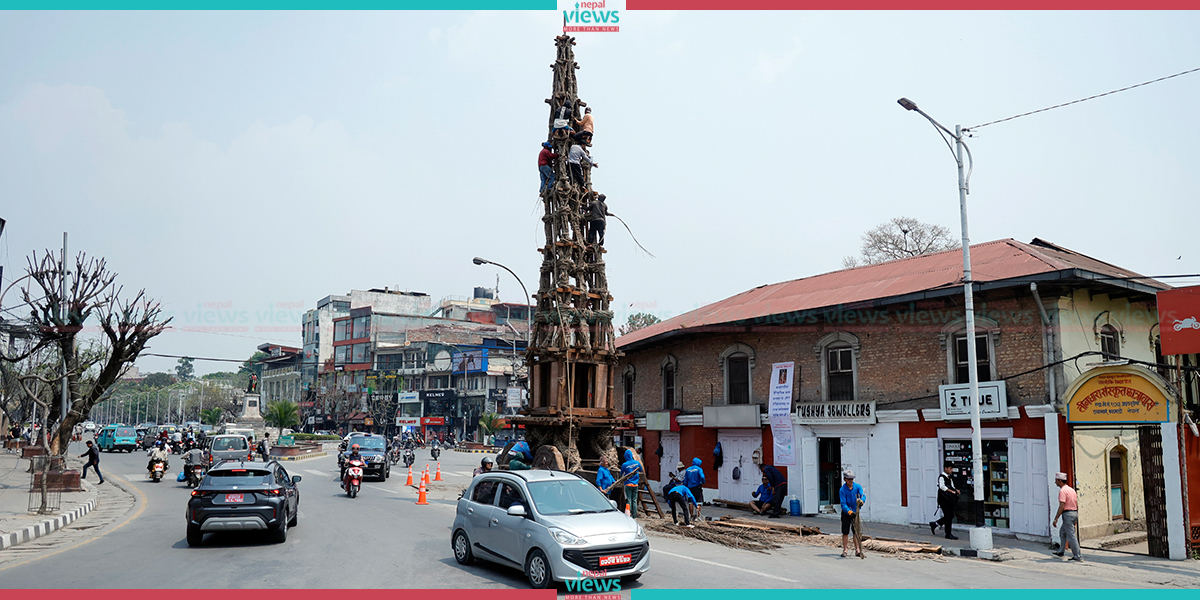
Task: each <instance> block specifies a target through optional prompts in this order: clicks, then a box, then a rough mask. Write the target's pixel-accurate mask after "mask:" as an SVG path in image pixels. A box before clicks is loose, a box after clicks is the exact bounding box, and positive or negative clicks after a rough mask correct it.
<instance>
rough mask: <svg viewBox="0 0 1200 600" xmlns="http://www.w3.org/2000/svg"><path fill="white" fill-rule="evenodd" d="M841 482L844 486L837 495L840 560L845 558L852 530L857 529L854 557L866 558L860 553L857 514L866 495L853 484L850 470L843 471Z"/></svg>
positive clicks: (859, 530) (860, 536) (852, 475)
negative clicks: (840, 507)
mask: <svg viewBox="0 0 1200 600" xmlns="http://www.w3.org/2000/svg"><path fill="white" fill-rule="evenodd" d="M842 481H845V482H846V483H845V485H843V486H842V487H840V488H838V495H839V496H840V499H841V502H842V558H846V551H847V550H848V544H849V543H850V530H851V529H852V528H854V529H857V531H856V532H855V534H854V555H855V556H857V557H859V558H866V555H865V554H863V551H862V522H861V521H860V520H859V514H858V513H859V510H860V509H862V505H863V503H864V502H866V500H867V494H866V492H864V491H863V488H862V486H861V485H859V484H857V483H854V471H851V470H850V469H846V470H845V471H843V472H842ZM856 521H857V522H858V523H857V524H856V523H855V522H856ZM856 525H857V527H856Z"/></svg>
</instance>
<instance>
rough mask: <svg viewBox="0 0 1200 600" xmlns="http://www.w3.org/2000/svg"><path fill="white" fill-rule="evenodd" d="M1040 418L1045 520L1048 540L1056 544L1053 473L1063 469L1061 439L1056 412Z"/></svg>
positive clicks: (1055, 498)
mask: <svg viewBox="0 0 1200 600" xmlns="http://www.w3.org/2000/svg"><path fill="white" fill-rule="evenodd" d="M1042 418H1043V419H1045V420H1046V479H1047V480H1048V481H1046V482H1045V485H1047V486H1049V492H1048V494H1049V495H1047V496H1046V499H1047V502H1046V505H1047V508H1048V509H1049V511H1050V516H1049V517H1048V518H1047V519H1046V522H1047V523H1049V524H1050V540H1051V541H1052V542H1053V543H1055V544H1057V543H1058V539H1059V538H1058V527H1056V526H1055V525H1054V514H1055V513H1057V512H1058V486H1057V485H1054V475H1055V474H1056V473H1058V472H1059V471H1062V470H1063V469H1062V464H1061V461H1060V460H1059V457H1061V456H1062V450H1061V449H1062V446H1061V443H1062V441H1060V440H1059V439H1058V419H1059V416H1058V412H1051V413H1046V414H1044V415H1042ZM1035 485H1036V484H1035Z"/></svg>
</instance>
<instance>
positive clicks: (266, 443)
mask: <svg viewBox="0 0 1200 600" xmlns="http://www.w3.org/2000/svg"><path fill="white" fill-rule="evenodd" d="M258 456H259V457H260V458H262V461H263V462H267V460H268V459H269V458H270V456H271V434H269V433H264V434H263V437H262V439H261V440H258Z"/></svg>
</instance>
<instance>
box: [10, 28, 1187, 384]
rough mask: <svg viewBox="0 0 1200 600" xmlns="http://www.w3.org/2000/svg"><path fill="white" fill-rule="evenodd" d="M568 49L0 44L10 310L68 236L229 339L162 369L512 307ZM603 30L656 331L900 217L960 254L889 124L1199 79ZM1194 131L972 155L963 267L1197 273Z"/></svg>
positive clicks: (105, 32) (1142, 62)
mask: <svg viewBox="0 0 1200 600" xmlns="http://www.w3.org/2000/svg"><path fill="white" fill-rule="evenodd" d="M560 27H561V16H560V15H558V14H557V13H555V12H551V11H546V12H539V13H528V12H509V13H468V12H428V13H427V12H411V13H406V12H392V13H388V12H349V13H337V12H304V13H252V12H237V13H220V12H204V13H136V12H114V13H4V14H0V64H2V65H3V73H4V75H3V77H0V198H2V199H3V200H2V201H0V217H3V218H5V219H7V220H8V228H7V230H6V232H5V234H4V236H3V239H0V263H2V264H3V265H4V277H5V285H7V283H8V281H9V280H11V279H12V278H14V277H18V276H20V275H21V273H22V270H23V267H24V265H25V257H26V256H27V255H28V254H29V253H30V252H31V251H32V250H35V249H36V250H41V249H45V248H57V247H59V246H60V244H61V236H62V232H63V231H68V232H70V235H71V247H72V252H74V251H76V250H83V251H86V252H88V253H90V254H94V255H102V256H104V257H106V258H107V260H108V264H109V266H110V267H111V268H113V269H114V270H116V271H117V272H118V273H119V274H120V278H119V281H120V283H122V284H124V285H125V286H126V288H127V289H129V288H134V289H136V288H141V287H145V288H146V289H147V291H148V292H149V293H150V294H151V295H153V296H155V297H158V298H160V299H162V301H163V303H164V306H165V308H166V309H167V310H168V311H170V312H171V313H172V314H173V315H174V316H175V324H176V325H178V326H184V327H196V326H221V325H233V326H235V327H244V328H245V331H243V332H225V333H224V334H220V333H181V332H172V333H167V334H164V335H163V336H161V337H160V338H158V339H156V340H155V342H154V343H153V349H152V350H151V351H152V352H161V353H167V354H187V355H192V356H212V357H226V358H244V357H246V356H249V355H250V353H251V352H252V351H253V349H254V347H255V346H256V345H257V344H259V343H261V342H262V341H268V340H270V341H280V342H287V343H292V344H295V345H299V341H300V334H299V322H300V319H299V317H300V314H301V313H302V312H303V310H304V309H307V308H312V307H313V306H314V305H315V303H316V301H317V300H318V299H320V298H321V297H324V296H326V295H328V294H337V293H346V292H348V291H349V290H350V289H352V288H354V289H367V288H371V287H383V286H399V287H402V288H407V289H411V290H418V291H423V292H426V293H429V294H431V295H432V296H434V298H435V299H437V298H440V297H442V296H444V295H449V294H454V295H469V294H470V293H471V289H472V288H473V287H474V286H492V285H494V284H495V281H496V275H497V272H498V270H497V269H495V268H493V267H477V266H475V265H473V264H471V258H472V257H473V256H476V255H478V256H483V257H486V258H489V259H491V260H495V261H497V262H501V263H504V264H506V265H508V266H509V267H511V268H512V269H513V270H515V271H516V272H517V273H518V274H520V275H521V277H522V279H524V280H525V283H526V285H527V286H530V290H531V291H533V287H536V285H537V269H538V265H539V260H540V255H539V254H538V253H537V252H536V251H535V248H537V247H538V246H539V245H541V241H540V220H539V217H540V214H539V213H538V209H539V205H538V202H537V195H536V190H537V185H538V175H537V169H536V165H535V161H534V158H535V155H536V153H537V151H538V144H539V142H540V141H541V140H542V139H544V136H545V133H546V130H545V127H546V115H547V108H546V105H545V104H544V103H543V102H542V100H543V99H544V98H546V97H548V96H549V93H550V86H551V74H550V69H549V68H548V65H549V64H550V63H551V62H552V61H553V59H554V48H553V43H552V40H553V37H554V36H555V35H556V33H558V32H557V31H556V29H558V28H560ZM621 29H622V31H621V32H620V33H616V34H612V33H603V34H599V33H598V34H580V35H579V39H578V45H577V46H576V57H577V59H578V61H579V63H580V65H581V66H582V69H581V70H580V71H579V73H578V75H579V90H580V95H581V97H582V98H583V99H584V100H586V101H587V102H588V103H589V104H590V105H591V106H592V107H594V110H595V116H596V123H597V125H596V138H595V147H594V149H593V155H594V157H595V158H596V160H598V162H599V163H600V165H601V168H600V169H598V170H597V171H596V172H595V173H594V180H595V182H596V186H597V188H598V189H600V190H601V191H603V192H605V193H606V194H607V195H608V198H609V207H610V210H612V211H613V212H614V213H616V214H618V215H620V216H622V217H624V218H625V220H626V221H627V222H628V223H629V225H630V226H631V227H632V228H633V230H634V232H635V233H636V235H637V237H638V239H639V240H640V241H641V242H642V243H643V244H644V245H645V246H646V247H648V248H649V249H650V250H651V252H653V253H654V254H655V255H656V256H657V258H656V259H651V258H649V257H646V256H644V255H641V254H640V253H638V252H636V251H635V248H634V245H633V243H632V241H631V240H630V238H629V236H628V235H627V234H626V233H625V231H624V229H623V228H621V227H620V225H619V224H618V223H616V222H615V221H610V226H609V234H608V236H607V237H608V239H607V247H608V249H609V254H608V255H607V259H608V261H607V262H608V269H609V280H610V285H611V288H612V290H613V293H614V295H615V296H616V298H617V300H616V302H615V304H616V305H617V306H618V307H619V311H620V312H618V319H619V320H621V321H622V322H623V320H624V318H625V316H626V314H627V313H628V311H629V310H631V307H630V304H634V305H635V307H634V308H633V309H634V310H636V309H641V310H647V311H650V312H654V313H656V314H658V315H659V316H661V317H664V318H665V317H669V316H674V315H676V314H679V313H681V312H684V311H686V310H690V309H692V308H695V307H697V306H700V305H703V304H706V303H709V302H712V301H716V300H719V299H722V298H725V297H728V296H730V295H733V294H735V293H738V292H741V291H744V290H746V289H749V288H752V287H755V286H758V285H761V284H765V283H774V282H778V281H783V280H787V279H793V278H797V277H803V276H807V275H812V274H816V273H821V272H826V271H830V270H835V269H837V268H839V265H840V261H841V258H842V257H843V256H845V255H849V254H856V253H857V251H858V246H859V243H860V242H859V235H860V234H861V233H862V232H863V231H865V230H867V229H869V228H871V227H872V226H874V225H876V224H878V223H880V222H883V221H886V220H888V219H890V218H892V217H895V216H901V215H905V216H911V217H915V218H918V219H921V220H924V221H929V222H934V223H938V224H941V225H945V226H947V227H949V228H950V229H951V230H952V231H954V232H955V235H958V233H959V229H958V197H957V188H956V186H957V183H956V178H955V177H956V176H955V170H954V162H953V160H952V158H951V156H950V153H949V152H948V151H947V149H946V146H945V145H944V144H943V142H942V141H941V140H940V139H938V138H937V136H936V135H935V133H934V131H933V130H932V128H931V127H930V126H929V124H928V123H927V122H925V120H924V119H922V118H921V117H919V116H918V115H916V114H914V113H909V112H906V111H904V110H903V109H902V108H900V107H899V106H898V105H897V104H896V99H897V98H899V97H901V96H907V97H909V98H911V99H913V100H914V101H916V102H917V103H918V104H920V106H921V107H922V108H923V109H925V110H926V111H927V112H929V113H930V114H931V115H933V116H934V117H935V118H937V119H938V120H940V121H941V122H942V123H944V124H946V125H948V126H951V127H952V126H953V125H954V124H955V123H961V124H962V125H964V126H971V125H977V124H980V123H984V122H986V121H991V120H994V119H998V118H1003V117H1007V116H1011V115H1014V114H1017V113H1021V112H1025V111H1029V110H1034V109H1038V108H1042V107H1045V106H1049V105H1052V104H1057V103H1060V102H1065V101H1070V100H1074V99H1077V98H1081V97H1084V96H1088V95H1092V94H1096V93H1101V92H1105V91H1108V90H1111V89H1114V88H1119V87H1123V86H1126V85H1130V84H1134V83H1139V82H1142V81H1145V80H1148V79H1153V78H1156V77H1161V76H1164V75H1169V74H1172V73H1176V72H1179V71H1184V70H1186V69H1190V68H1195V67H1198V66H1200V58H1198V57H1200V36H1197V35H1196V31H1200V15H1198V14H1196V13H1188V12H1184V13H1161V12H1154V13H1138V12H1120V13H1052V12H1039V13H990V12H963V13H934V12H918V13H871V12H848V13H804V12H797V13H772V12H746V13H720V12H701V13H643V12H626V13H624V15H623V18H622V20H621ZM1198 105H1200V73H1196V74H1192V75H1185V76H1182V77H1179V78H1175V79H1171V80H1169V81H1166V82H1162V83H1158V84H1154V85H1151V86H1147V87H1144V88H1139V89H1136V90H1132V91H1129V92H1124V93H1121V94H1118V95H1115V96H1111V97H1107V98H1103V99H1099V100H1094V101H1090V102H1086V103H1083V104H1080V105H1077V106H1072V107H1068V108H1063V109H1059V110H1054V111H1050V112H1047V113H1044V114H1039V115H1035V116H1030V117H1025V118H1022V119H1017V120H1015V121H1011V122H1007V123H1002V124H998V125H993V126H990V127H985V128H983V129H981V130H980V131H979V136H978V137H976V138H974V139H973V140H971V142H970V143H971V148H972V150H973V151H974V155H975V160H976V165H975V174H974V177H973V179H972V182H971V190H972V194H971V195H970V197H969V203H970V210H971V213H970V214H971V231H972V240H973V241H976V242H982V241H987V240H994V239H1000V238H1007V237H1012V238H1016V239H1019V240H1023V241H1028V240H1030V239H1031V238H1033V237H1035V236H1036V237H1042V238H1045V239H1048V240H1051V241H1053V242H1056V243H1059V244H1062V245H1064V246H1067V247H1069V248H1072V249H1075V250H1078V251H1081V252H1084V253H1087V254H1090V255H1092V256H1094V257H1097V258H1099V259H1101V260H1105V261H1108V262H1112V263H1116V264H1119V265H1121V266H1124V267H1127V268H1130V269H1134V270H1136V271H1140V272H1142V273H1146V274H1152V275H1162V274H1173V273H1197V272H1200V247H1198V244H1197V241H1196V240H1197V236H1196V229H1197V227H1198V226H1200V213H1198V212H1197V207H1198V206H1200V203H1198V202H1197V198H1196V196H1197V190H1198V189H1200V181H1198V179H1200V176H1198V174H1197V173H1198V172H1197V169H1196V167H1195V165H1196V164H1198V163H1200V144H1197V142H1196V141H1197V140H1200V111H1197V110H1196V106H1198ZM1177 257H1182V258H1178V259H1177ZM500 274H501V278H500V288H501V296H502V298H503V299H505V300H509V301H518V300H519V296H520V292H519V287H518V286H517V285H516V283H515V282H514V281H513V280H512V278H511V277H510V276H508V275H507V274H505V273H503V272H500ZM1172 282H1173V283H1175V284H1176V285H1184V284H1188V283H1191V284H1195V283H1200V280H1195V279H1194V280H1184V281H1178V280H1173V281H1172ZM16 301H17V300H16V295H15V293H14V294H10V295H9V296H8V297H7V298H6V299H5V305H4V308H6V309H13V310H18V311H19V310H20V309H19V308H17V307H14V304H15V303H16ZM206 305H207V306H208V307H210V308H209V309H211V307H218V308H215V309H213V310H216V311H217V313H215V314H209V315H207V316H208V317H210V319H216V320H215V321H213V320H209V321H204V320H202V317H203V316H205V315H198V314H197V310H198V309H200V310H209V309H206V308H205V307H206ZM222 318H224V319H225V320H226V321H229V320H232V321H233V322H231V323H222V322H220V319H222ZM288 329H291V331H288ZM173 365H174V360H171V359H143V360H142V361H140V362H139V366H141V367H142V369H143V371H147V370H164V369H168V368H170V367H172V366H173ZM228 368H230V365H222V364H219V363H197V370H198V371H199V372H201V373H203V372H209V371H213V370H224V369H228Z"/></svg>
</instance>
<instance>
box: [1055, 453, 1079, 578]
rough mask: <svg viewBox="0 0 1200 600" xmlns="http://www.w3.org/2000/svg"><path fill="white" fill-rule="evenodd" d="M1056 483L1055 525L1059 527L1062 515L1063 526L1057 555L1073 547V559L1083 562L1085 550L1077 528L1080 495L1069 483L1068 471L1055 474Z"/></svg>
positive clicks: (1060, 530)
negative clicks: (1082, 547) (1056, 509)
mask: <svg viewBox="0 0 1200 600" xmlns="http://www.w3.org/2000/svg"><path fill="white" fill-rule="evenodd" d="M1054 485H1057V486H1058V512H1057V513H1056V514H1055V515H1054V526H1055V527H1058V518H1059V517H1062V522H1063V524H1062V528H1061V529H1059V530H1058V552H1055V553H1054V555H1055V556H1063V555H1064V554H1066V553H1067V547H1068V545H1069V546H1070V548H1071V560H1073V561H1076V562H1083V550H1082V549H1081V548H1080V547H1079V533H1078V532H1077V531H1076V530H1075V527H1076V525H1078V524H1079V495H1078V494H1076V493H1075V490H1074V489H1073V488H1072V487H1071V486H1069V485H1067V474H1066V473H1055V474H1054Z"/></svg>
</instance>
